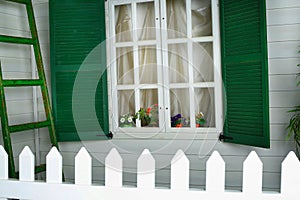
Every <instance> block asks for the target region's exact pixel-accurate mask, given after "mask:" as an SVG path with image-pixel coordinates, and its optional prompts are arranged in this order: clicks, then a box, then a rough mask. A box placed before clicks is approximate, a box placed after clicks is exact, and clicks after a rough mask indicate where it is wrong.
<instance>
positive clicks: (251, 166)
mask: <svg viewBox="0 0 300 200" xmlns="http://www.w3.org/2000/svg"><path fill="white" fill-rule="evenodd" d="M262 179H263V163H262V162H261V160H260V159H259V157H258V155H257V154H256V152H255V151H252V152H251V153H250V154H249V155H248V157H247V158H246V160H245V161H244V163H243V192H244V193H245V194H246V195H254V194H257V195H260V194H261V193H262Z"/></svg>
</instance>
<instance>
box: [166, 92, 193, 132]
mask: <svg viewBox="0 0 300 200" xmlns="http://www.w3.org/2000/svg"><path fill="white" fill-rule="evenodd" d="M170 106H171V107H170V109H171V110H170V113H171V127H177V128H180V127H190V98H189V90H188V89H171V90H170Z"/></svg>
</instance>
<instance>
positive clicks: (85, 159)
mask: <svg viewBox="0 0 300 200" xmlns="http://www.w3.org/2000/svg"><path fill="white" fill-rule="evenodd" d="M75 184H77V185H91V184H92V158H91V156H90V154H89V153H88V152H87V150H86V149H85V148H84V147H82V148H81V149H80V151H79V152H78V154H77V155H76V157H75Z"/></svg>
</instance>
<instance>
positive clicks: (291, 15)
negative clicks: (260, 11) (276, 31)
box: [267, 7, 300, 25]
mask: <svg viewBox="0 0 300 200" xmlns="http://www.w3.org/2000/svg"><path fill="white" fill-rule="evenodd" d="M299 13H300V7H293V8H282V9H274V10H267V22H268V25H283V24H297V23H299V21H300V15H299Z"/></svg>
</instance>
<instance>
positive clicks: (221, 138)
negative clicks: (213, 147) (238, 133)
mask: <svg viewBox="0 0 300 200" xmlns="http://www.w3.org/2000/svg"><path fill="white" fill-rule="evenodd" d="M224 140H233V138H232V137H229V136H226V135H224V134H223V133H220V135H219V141H221V142H223V141H224Z"/></svg>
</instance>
